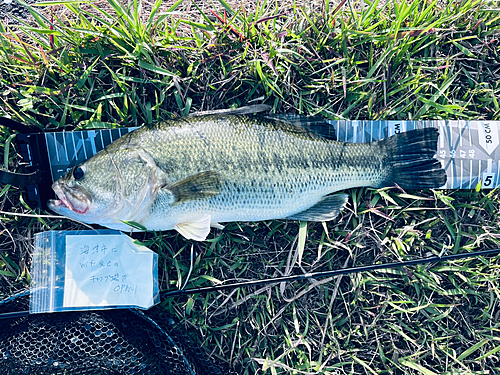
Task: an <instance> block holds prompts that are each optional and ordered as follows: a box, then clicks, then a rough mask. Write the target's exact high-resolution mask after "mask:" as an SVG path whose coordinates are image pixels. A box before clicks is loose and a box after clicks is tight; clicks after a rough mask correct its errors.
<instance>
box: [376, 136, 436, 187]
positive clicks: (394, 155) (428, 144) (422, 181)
mask: <svg viewBox="0 0 500 375" xmlns="http://www.w3.org/2000/svg"><path fill="white" fill-rule="evenodd" d="M438 137H439V133H438V130H437V129H436V128H425V129H417V130H411V131H408V132H405V133H399V134H396V135H394V136H392V137H389V138H386V139H384V140H382V141H381V142H382V144H383V146H385V149H386V150H387V154H388V156H389V162H390V165H391V166H392V173H391V174H390V176H388V177H389V178H388V179H387V180H386V183H385V184H384V186H391V185H393V184H394V183H396V184H398V185H399V186H401V187H402V188H403V189H428V188H438V187H441V186H443V185H444V184H446V172H445V171H444V169H443V166H442V165H441V162H440V161H439V160H437V159H436V158H435V157H434V156H435V154H436V150H437V142H438Z"/></svg>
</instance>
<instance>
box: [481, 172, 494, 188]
mask: <svg viewBox="0 0 500 375" xmlns="http://www.w3.org/2000/svg"><path fill="white" fill-rule="evenodd" d="M494 180H495V174H494V173H483V183H482V187H483V189H493V181H494Z"/></svg>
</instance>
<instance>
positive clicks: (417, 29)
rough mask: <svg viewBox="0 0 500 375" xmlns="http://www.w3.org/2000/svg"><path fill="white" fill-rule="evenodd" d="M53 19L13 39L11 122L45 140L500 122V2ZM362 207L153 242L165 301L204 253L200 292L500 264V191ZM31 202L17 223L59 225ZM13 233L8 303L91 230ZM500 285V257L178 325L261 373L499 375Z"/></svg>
mask: <svg viewBox="0 0 500 375" xmlns="http://www.w3.org/2000/svg"><path fill="white" fill-rule="evenodd" d="M50 4H52V5H54V6H56V5H57V6H59V7H65V8H66V9H67V11H66V12H65V14H66V15H67V16H65V17H59V16H58V15H57V12H56V13H55V14H54V19H53V21H51V15H50V8H49V7H48V5H47V4H45V6H43V7H33V8H32V12H33V16H34V21H33V22H32V23H29V24H28V23H26V24H21V25H20V26H17V27H15V28H14V27H6V26H5V25H4V26H2V27H1V29H0V32H1V34H0V93H1V95H0V115H1V116H7V117H11V118H13V119H15V120H18V121H23V122H25V123H28V124H32V125H34V126H37V127H38V128H40V130H53V129H60V130H63V129H65V130H71V129H81V128H93V127H97V128H102V127H117V126H139V125H142V124H147V123H152V122H155V121H158V120H162V119H167V118H171V117H176V116H182V115H186V114H188V113H191V112H194V111H200V110H211V109H219V108H228V107H241V106H244V105H248V104H256V103H265V104H269V105H270V106H272V108H273V111H275V112H278V113H280V112H288V113H307V114H319V115H322V116H325V117H327V118H330V119H410V120H411V119H419V120H422V119H470V120H500V108H499V105H498V100H499V99H500V84H499V82H500V79H499V78H500V56H499V53H500V42H499V39H498V36H499V31H500V11H499V7H498V2H494V1H461V2H460V1H458V2H451V1H449V2H437V1H434V2H432V1H423V0H420V1H414V2H408V3H406V2H402V3H399V2H387V3H383V2H379V1H374V2H369V1H367V0H366V1H364V2H363V1H361V2H359V1H358V2H346V3H344V4H343V5H342V6H337V4H334V3H329V2H328V1H325V2H324V3H323V5H321V6H319V7H318V8H317V9H315V10H308V9H307V7H302V6H301V5H300V4H299V2H296V4H295V5H292V6H291V7H290V8H287V7H283V6H282V7H279V6H278V5H277V4H276V3H275V2H273V1H260V2H258V3H257V4H256V5H255V9H252V10H245V9H240V8H237V7H234V8H231V7H230V6H229V5H228V4H227V3H226V2H225V1H223V0H220V2H219V4H218V5H217V6H216V7H215V6H214V7H213V8H211V10H210V9H209V8H208V6H206V5H205V6H202V2H201V1H200V2H192V3H189V2H187V1H186V2H182V1H178V2H176V3H170V4H169V5H165V4H161V1H158V2H156V3H155V5H154V6H153V9H152V10H151V11H149V12H142V11H140V7H139V6H138V5H139V4H137V3H134V2H132V3H131V4H130V6H126V5H121V3H119V2H117V1H115V0H108V6H107V7H106V8H105V10H104V8H102V7H96V6H94V5H93V4H92V3H91V2H90V3H81V4H78V3H75V2H73V1H71V2H69V1H68V2H64V1H57V2H51V3H49V5H50ZM187 8H189V9H190V11H189V12H184V10H185V9H187ZM212 11H213V12H212ZM214 13H215V14H217V16H215V15H214ZM10 135H11V133H10V132H9V131H7V130H6V131H4V132H3V133H1V135H0V143H1V144H2V147H1V150H7V148H8V154H7V155H6V164H7V167H8V168H9V170H12V171H15V170H20V166H19V158H18V156H17V152H18V150H17V149H16V144H15V141H12V140H11V139H10V138H9V137H10ZM11 142H12V143H11ZM8 144H10V147H7V145H8ZM348 193H349V195H350V197H351V199H350V204H349V207H348V209H347V210H346V211H344V212H343V214H342V215H341V217H339V219H338V220H336V221H334V222H330V223H327V224H326V226H324V225H322V224H321V223H315V224H314V223H308V225H307V227H305V226H304V225H302V226H301V224H300V223H298V222H294V221H271V222H260V223H230V224H228V225H227V226H226V228H225V229H224V230H222V231H221V230H213V233H212V234H211V236H210V239H209V240H208V241H207V242H204V243H194V244H192V243H191V242H189V241H186V240H184V239H183V238H181V237H180V236H179V235H177V234H175V233H173V232H166V233H162V234H159V233H157V234H154V233H152V234H141V235H135V238H137V239H139V240H141V241H142V242H143V243H145V244H146V245H147V246H149V247H150V248H151V249H153V250H154V251H157V252H158V253H159V254H160V268H161V270H160V286H161V288H162V289H163V290H167V289H175V288H179V287H181V286H182V285H184V283H185V282H186V278H187V275H188V273H189V269H190V249H191V245H194V251H195V261H194V265H193V270H192V272H191V276H190V279H189V280H188V283H187V287H194V286H205V285H212V284H214V283H218V282H219V281H224V280H226V281H235V280H246V279H257V278H265V277H272V276H281V275H284V274H287V273H300V272H310V271H322V270H329V269H336V268H341V267H347V266H355V265H362V264H371V263H375V262H393V261H398V260H406V259H414V258H419V257H425V256H428V255H431V254H434V255H436V254H439V253H440V252H441V250H442V249H443V246H446V247H447V253H456V252H466V251H473V250H476V249H486V248H495V247H499V242H500V238H499V235H498V233H499V229H500V224H499V221H498V212H499V208H500V198H499V195H498V192H497V191H496V190H494V191H467V190H465V191H464V190H462V191H414V192H409V194H412V195H413V196H412V195H409V194H406V195H405V194H402V193H401V192H399V191H397V190H395V189H384V190H380V191H377V190H374V189H353V190H350V191H349V192H348ZM25 200H26V196H25V193H24V192H23V191H22V190H19V189H17V188H14V187H9V186H2V187H1V189H0V208H1V210H2V211H8V212H11V213H18V214H30V215H37V214H49V213H48V212H39V210H38V209H36V208H34V207H30V206H29V205H28V204H27V203H25ZM388 218H390V220H389V219H388ZM0 226H1V228H0V294H1V295H9V294H11V293H13V292H14V291H15V290H17V289H19V288H22V287H23V286H25V285H28V283H29V262H30V253H31V250H32V248H31V246H32V245H31V244H32V241H33V235H34V233H37V232H39V231H42V230H49V229H70V228H80V226H78V225H77V224H75V223H72V222H68V221H64V220H60V219H54V218H50V217H31V216H16V215H7V214H2V215H1V216H0ZM81 228H83V227H81ZM299 234H302V235H301V236H299ZM304 234H307V238H304ZM299 237H300V238H299ZM299 260H300V261H299ZM499 277H500V256H497V257H492V258H489V259H466V260H457V261H453V262H447V263H444V264H432V265H422V266H415V267H411V268H405V269H394V270H387V271H376V272H372V273H363V274H357V275H351V276H344V277H340V278H337V279H333V280H328V279H327V280H317V281H304V282H293V283H288V284H286V285H285V284H282V285H272V286H265V287H255V288H248V289H239V290H235V291H226V292H217V293H211V294H209V295H206V296H204V295H195V296H192V297H189V298H181V297H179V298H175V299H168V300H164V301H163V302H162V304H161V306H162V307H163V308H165V309H166V310H168V311H169V312H171V313H173V314H175V315H176V316H177V317H179V318H180V319H181V320H182V321H183V323H184V324H185V326H186V327H188V328H189V329H191V330H192V331H193V332H194V333H196V335H197V336H198V339H199V340H200V342H201V343H202V344H203V345H204V347H205V348H206V349H207V352H208V353H210V355H212V356H213V357H218V358H221V359H223V360H224V361H226V362H227V363H229V364H230V365H231V366H233V367H234V368H235V369H236V370H237V371H238V372H239V373H241V374H254V373H256V374H285V373H290V374H292V373H293V374H317V373H321V374H426V375H427V374H450V375H451V374H453V375H458V374H460V375H462V374H464V375H465V374H495V373H500V366H499V365H498V363H499V356H500V354H499V352H500V339H499V337H500V287H499V281H498V279H499Z"/></svg>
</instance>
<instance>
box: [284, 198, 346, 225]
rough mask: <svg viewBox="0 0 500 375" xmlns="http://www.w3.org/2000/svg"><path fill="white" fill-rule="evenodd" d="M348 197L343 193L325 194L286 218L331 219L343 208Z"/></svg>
mask: <svg viewBox="0 0 500 375" xmlns="http://www.w3.org/2000/svg"><path fill="white" fill-rule="evenodd" d="M348 198H349V196H348V195H347V194H344V193H341V194H334V195H327V196H326V197H323V199H322V200H320V201H319V202H318V203H316V204H315V205H314V206H312V207H311V208H308V209H307V210H305V211H302V212H299V213H296V214H295V215H292V216H289V217H288V218H287V219H292V220H302V221H329V220H333V219H335V218H336V217H337V216H338V214H339V213H340V212H341V211H342V210H343V209H344V207H345V205H346V203H347V199H348Z"/></svg>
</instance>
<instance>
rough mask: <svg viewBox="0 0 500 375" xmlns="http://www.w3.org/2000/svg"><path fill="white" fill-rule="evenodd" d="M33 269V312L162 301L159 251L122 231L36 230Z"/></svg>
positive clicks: (142, 305)
mask: <svg viewBox="0 0 500 375" xmlns="http://www.w3.org/2000/svg"><path fill="white" fill-rule="evenodd" d="M31 274H32V282H31V285H32V287H31V298H30V313H44V312H56V311H76V310H101V309H112V308H139V309H148V308H150V307H151V306H153V305H155V304H156V303H158V302H160V295H159V290H158V255H157V254H156V253H155V252H153V251H151V250H149V249H148V248H147V247H145V246H142V245H139V244H136V243H134V242H133V241H132V239H131V238H130V237H128V236H127V235H125V234H124V233H121V232H119V231H114V230H88V231H48V232H42V233H37V234H36V235H35V251H34V253H33V259H32V266H31Z"/></svg>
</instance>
